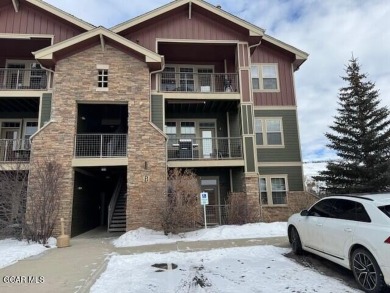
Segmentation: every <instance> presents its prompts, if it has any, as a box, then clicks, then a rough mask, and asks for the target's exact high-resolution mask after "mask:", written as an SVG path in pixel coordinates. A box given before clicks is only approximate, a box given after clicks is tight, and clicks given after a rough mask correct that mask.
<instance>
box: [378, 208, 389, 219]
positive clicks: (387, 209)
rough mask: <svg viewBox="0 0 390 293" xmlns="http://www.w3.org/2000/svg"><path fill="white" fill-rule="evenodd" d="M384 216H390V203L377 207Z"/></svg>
mask: <svg viewBox="0 0 390 293" xmlns="http://www.w3.org/2000/svg"><path fill="white" fill-rule="evenodd" d="M378 208H379V209H380V210H381V211H382V212H383V213H384V214H385V215H386V216H388V217H389V218H390V205H387V206H381V207H378Z"/></svg>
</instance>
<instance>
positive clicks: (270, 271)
mask: <svg viewBox="0 0 390 293" xmlns="http://www.w3.org/2000/svg"><path fill="white" fill-rule="evenodd" d="M288 252H290V249H286V248H277V247H273V246H255V247H240V248H227V249H215V250H212V251H201V252H186V253H184V252H176V251H175V252H170V253H144V254H139V255H131V256H130V255H127V256H113V257H112V258H111V260H110V262H109V263H108V266H107V269H106V271H105V272H104V273H103V274H102V275H101V277H100V278H99V279H98V280H97V281H96V283H95V284H94V285H93V286H92V288H91V291H90V292H92V293H106V292H107V293H111V292H143V293H144V292H192V293H201V292H224V293H229V292H232V293H236V292H248V293H250V292H317V293H329V292H333V293H338V292H340V293H352V292H356V290H355V289H352V288H350V287H348V286H346V285H344V284H343V283H342V282H341V281H339V280H336V279H334V278H331V277H327V276H324V275H321V274H320V273H317V272H316V271H314V270H312V269H311V268H305V267H302V266H301V265H299V264H297V263H296V262H294V261H292V260H290V259H289V258H287V257H285V256H284V255H283V254H285V253H288ZM163 263H164V264H165V263H174V264H176V265H177V266H178V267H177V268H176V269H173V270H167V269H157V268H156V267H153V266H152V265H154V264H163ZM173 267H174V266H173Z"/></svg>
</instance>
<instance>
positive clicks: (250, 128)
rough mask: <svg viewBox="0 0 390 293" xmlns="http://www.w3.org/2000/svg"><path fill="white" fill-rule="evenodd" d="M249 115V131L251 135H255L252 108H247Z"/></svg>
mask: <svg viewBox="0 0 390 293" xmlns="http://www.w3.org/2000/svg"><path fill="white" fill-rule="evenodd" d="M246 109H247V115H248V131H249V134H253V117H252V106H250V105H248V106H247V108H246Z"/></svg>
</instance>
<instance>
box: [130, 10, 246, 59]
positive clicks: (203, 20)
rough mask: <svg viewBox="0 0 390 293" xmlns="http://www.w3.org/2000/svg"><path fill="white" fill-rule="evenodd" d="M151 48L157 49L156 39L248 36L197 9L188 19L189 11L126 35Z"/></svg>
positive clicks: (228, 38)
mask: <svg viewBox="0 0 390 293" xmlns="http://www.w3.org/2000/svg"><path fill="white" fill-rule="evenodd" d="M125 37H126V38H127V39H130V40H132V41H134V42H136V41H138V42H139V44H140V45H142V46H144V47H146V48H148V49H149V50H152V51H156V39H157V38H166V39H195V40H244V41H246V38H247V37H246V36H245V35H244V34H241V33H239V32H236V31H234V30H233V29H231V28H229V27H227V26H226V25H224V24H223V23H220V22H217V21H215V20H213V19H210V18H208V17H206V16H204V15H202V14H200V13H198V12H196V11H193V12H192V16H191V19H188V11H180V12H178V13H177V14H174V15H171V16H169V17H167V18H164V19H162V20H159V21H157V22H155V23H153V24H151V25H149V26H147V27H144V28H142V29H140V30H138V31H136V32H132V33H130V34H128V35H126V36H125Z"/></svg>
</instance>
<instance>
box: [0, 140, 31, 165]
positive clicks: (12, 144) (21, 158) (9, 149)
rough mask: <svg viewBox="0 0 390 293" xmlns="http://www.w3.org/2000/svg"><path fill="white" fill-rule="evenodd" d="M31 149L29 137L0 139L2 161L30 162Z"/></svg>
mask: <svg viewBox="0 0 390 293" xmlns="http://www.w3.org/2000/svg"><path fill="white" fill-rule="evenodd" d="M30 149H31V144H30V140H29V139H0V162H1V163H13V162H24V163H26V162H29V161H30Z"/></svg>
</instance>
